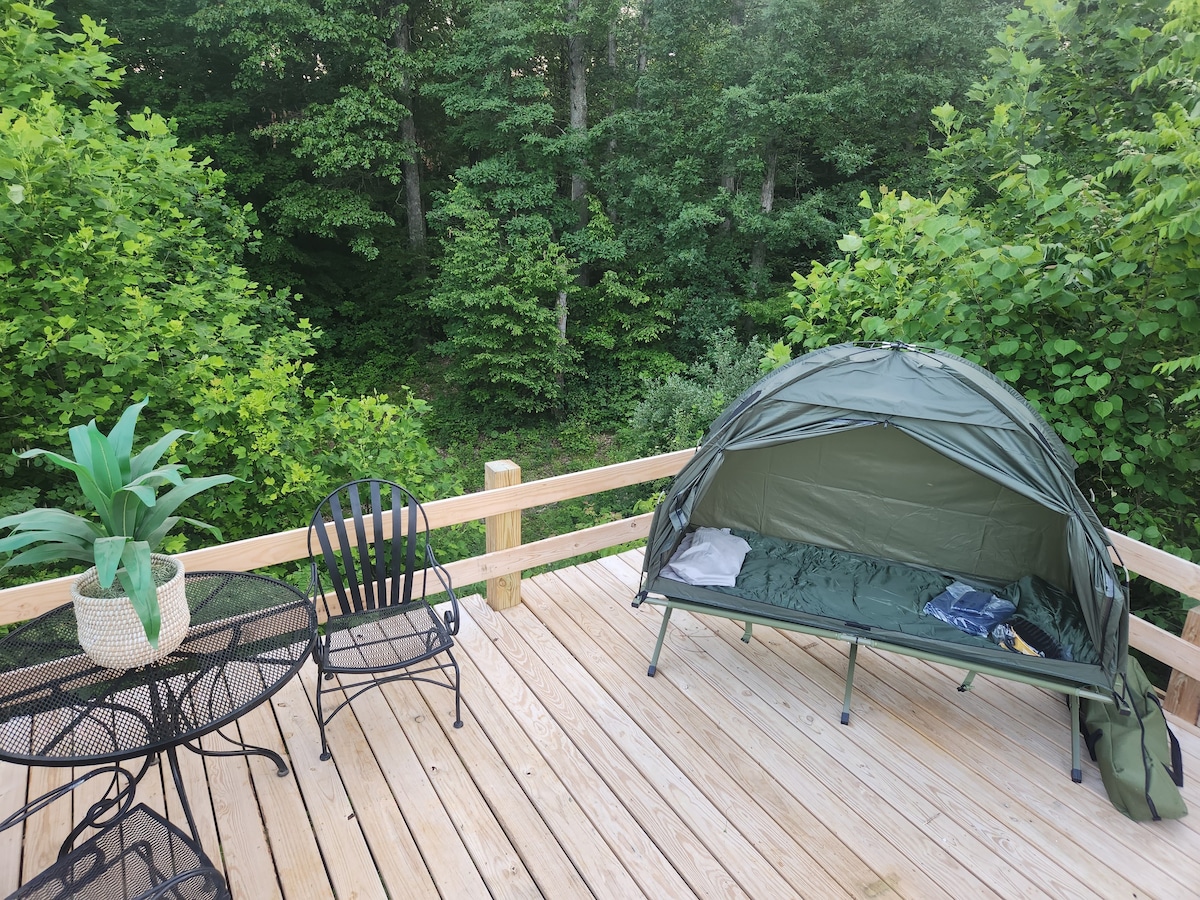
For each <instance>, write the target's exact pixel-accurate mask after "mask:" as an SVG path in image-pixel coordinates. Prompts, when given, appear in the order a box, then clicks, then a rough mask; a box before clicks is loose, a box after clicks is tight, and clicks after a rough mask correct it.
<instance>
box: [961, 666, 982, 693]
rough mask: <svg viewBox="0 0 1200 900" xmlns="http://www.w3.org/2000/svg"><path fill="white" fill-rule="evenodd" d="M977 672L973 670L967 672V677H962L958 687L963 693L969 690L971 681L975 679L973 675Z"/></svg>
mask: <svg viewBox="0 0 1200 900" xmlns="http://www.w3.org/2000/svg"><path fill="white" fill-rule="evenodd" d="M978 674H979V673H978V672H974V671H971V672H968V673H967V677H966V678H964V679H963V683H962V684H960V685H959V686H958V689H959V690H960V691H962V692H963V693H966V692H967V691H969V690H970V689H971V683H972V682H973V681H974V680H975V676H976V675H978Z"/></svg>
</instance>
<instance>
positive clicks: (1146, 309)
mask: <svg viewBox="0 0 1200 900" xmlns="http://www.w3.org/2000/svg"><path fill="white" fill-rule="evenodd" d="M1166 7H1167V4H1165V3H1162V2H1139V0H1117V2H1113V3H1105V4H1093V5H1086V6H1084V5H1079V6H1076V5H1070V6H1064V5H1061V4H1057V3H1050V2H1045V0H1036V2H1030V3H1029V4H1028V9H1025V10H1018V11H1017V12H1015V13H1013V15H1012V16H1011V17H1010V24H1009V27H1008V28H1007V29H1006V31H1005V32H1004V34H1003V35H1002V38H1003V40H1004V45H1003V46H1002V47H999V48H996V49H995V50H993V51H992V53H991V56H990V60H989V63H990V75H989V77H988V78H987V80H985V81H984V82H982V83H981V84H979V85H977V86H976V87H975V88H974V89H973V91H972V94H971V97H972V99H973V101H974V106H973V107H972V108H971V109H970V110H969V111H967V112H960V111H958V110H955V109H953V108H951V107H949V106H943V107H940V108H938V109H936V110H934V114H935V121H936V123H937V125H938V127H939V128H940V129H941V130H942V132H943V134H944V136H945V140H946V144H945V147H944V149H942V150H941V151H938V152H937V153H936V154H935V157H936V158H937V160H938V162H939V165H940V166H941V171H942V175H943V177H944V178H945V181H946V186H947V190H946V192H945V193H944V194H943V195H942V196H941V197H939V198H937V199H919V198H915V197H911V196H909V195H907V194H905V193H902V192H894V191H888V190H886V189H885V190H883V191H881V193H880V196H879V197H878V198H877V199H872V198H870V197H868V196H867V195H865V194H864V197H863V204H862V205H863V206H864V208H866V209H867V211H868V212H867V217H866V218H864V219H863V220H862V222H861V227H860V229H859V230H858V232H856V233H852V234H847V235H846V236H845V237H843V238H842V240H841V241H839V243H838V246H839V248H840V249H841V250H842V251H843V254H844V255H843V256H842V257H840V258H838V259H835V260H833V261H832V262H829V263H828V264H814V265H813V266H812V269H811V271H810V272H809V273H808V274H807V275H804V276H801V275H797V276H796V277H795V282H796V290H795V293H794V310H793V316H792V317H791V318H790V319H789V325H790V326H791V328H792V333H791V342H792V344H793V345H795V346H797V347H798V348H802V349H805V350H807V349H812V348H816V347H821V346H824V345H827V344H829V343H835V342H839V341H845V340H903V341H910V342H914V343H927V344H931V345H934V346H940V347H945V348H947V349H950V350H953V351H955V352H958V353H961V354H963V355H964V356H966V357H968V358H969V359H972V360H973V361H975V362H978V363H980V364H981V365H983V366H985V367H986V368H988V369H989V370H991V371H992V372H993V373H995V374H996V375H997V376H999V377H1000V378H1002V379H1004V380H1005V381H1006V382H1008V383H1009V384H1011V385H1012V386H1013V387H1014V388H1016V389H1017V390H1018V391H1019V392H1020V393H1021V394H1023V395H1024V396H1025V397H1026V398H1027V399H1028V400H1029V401H1030V402H1031V403H1032V404H1033V405H1034V406H1035V407H1036V408H1037V409H1038V410H1039V411H1040V412H1041V413H1042V415H1043V416H1044V417H1045V418H1046V419H1047V420H1048V421H1049V422H1050V423H1051V424H1052V425H1053V426H1054V428H1055V429H1056V431H1057V432H1058V434H1059V435H1060V436H1061V437H1062V438H1063V439H1064V441H1065V442H1066V443H1067V444H1068V445H1069V446H1070V447H1071V448H1073V451H1074V454H1075V459H1076V461H1077V462H1078V463H1079V466H1080V469H1079V473H1078V481H1079V483H1080V485H1081V486H1082V488H1083V489H1084V491H1085V493H1086V494H1087V495H1088V497H1089V498H1090V499H1091V501H1092V503H1093V505H1094V506H1095V507H1096V510H1097V512H1098V513H1099V515H1100V517H1101V519H1102V520H1103V521H1104V522H1105V523H1106V524H1108V525H1109V526H1110V527H1112V528H1114V529H1116V530H1119V531H1122V532H1124V533H1126V534H1128V535H1130V536H1131V537H1134V538H1139V539H1142V540H1145V541H1147V542H1149V543H1151V544H1154V545H1156V546H1159V547H1162V548H1163V549H1166V550H1168V551H1170V552H1173V553H1176V554H1178V555H1180V556H1183V557H1185V558H1191V557H1192V555H1193V553H1194V552H1195V550H1196V549H1197V548H1200V530H1198V529H1200V525H1198V522H1200V520H1198V519H1197V516H1196V502H1197V498H1198V497H1200V423H1198V422H1197V417H1196V416H1195V414H1194V410H1195V407H1194V402H1195V397H1196V393H1195V384H1194V379H1193V380H1192V381H1189V380H1188V376H1189V375H1190V374H1191V373H1193V372H1194V367H1195V359H1196V348H1197V346H1198V343H1200V314H1198V306H1197V301H1198V299H1200V269H1197V268H1196V266H1195V260H1196V259H1197V256H1198V251H1200V206H1198V205H1197V203H1196V200H1197V199H1198V198H1200V183H1198V182H1197V181H1196V180H1195V178H1194V177H1193V174H1192V173H1193V172H1194V171H1195V164H1196V161H1197V160H1200V143H1198V142H1197V138H1196V135H1197V131H1196V126H1197V124H1198V123H1200V111H1197V105H1196V100H1197V99H1200V96H1197V88H1196V87H1195V85H1196V84H1197V78H1196V76H1197V75H1200V72H1198V71H1197V68H1198V67H1200V56H1198V55H1197V54H1196V53H1194V52H1193V51H1194V49H1195V46H1196V41H1195V36H1194V34H1193V33H1192V32H1193V31H1194V29H1192V30H1189V29H1187V28H1185V27H1183V26H1182V25H1181V24H1180V20H1174V21H1171V20H1169V19H1167V18H1166V17H1165V16H1166ZM1193 7H1194V4H1186V5H1182V6H1180V7H1179V9H1192V8H1193ZM1172 35H1174V36H1175V39H1169V38H1170V37H1171V36H1172ZM1168 75H1169V76H1170V77H1168ZM785 355H786V354H784V353H782V352H780V350H779V349H778V348H777V349H776V352H775V354H774V357H775V358H776V359H779V358H781V357H783V356H785ZM1175 603H1176V605H1178V600H1177V599H1176V601H1175Z"/></svg>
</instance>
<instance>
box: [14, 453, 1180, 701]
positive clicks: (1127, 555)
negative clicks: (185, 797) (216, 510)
mask: <svg viewBox="0 0 1200 900" xmlns="http://www.w3.org/2000/svg"><path fill="white" fill-rule="evenodd" d="M694 452H695V451H694V450H681V451H678V452H675V453H665V454H662V455H660V456H652V457H647V458H644V459H636V460H632V461H630V462H624V463H616V464H614V465H610V466H603V467H600V468H595V469H587V470H584V471H582V472H573V473H570V474H567V475H558V476H555V477H552V478H544V479H541V480H539V481H531V482H528V483H525V484H514V485H511V486H509V487H502V488H493V489H491V490H484V491H478V492H475V493H471V494H464V495H462V496H459V497H449V498H445V499H440V500H432V501H430V502H428V503H426V504H425V511H426V513H427V515H428V516H429V524H430V527H431V528H435V529H436V528H444V527H446V526H450V525H457V524H461V523H464V522H471V521H478V520H481V519H488V518H490V517H495V516H499V515H502V514H504V513H510V512H514V511H519V510H524V509H529V508H530V507H536V506H543V505H546V504H549V503H554V502H557V501H560V500H568V499H572V498H576V497H584V496H587V495H589V494H595V493H600V492H602V491H609V490H613V489H616V488H621V487H629V486H631V485H635V484H641V483H644V482H648V481H655V480H657V479H660V478H670V477H672V476H674V475H675V474H676V473H677V472H678V471H679V470H680V468H682V467H683V465H684V463H686V462H687V460H689V459H690V458H691V457H692V455H693V453H694ZM650 520H651V514H649V513H647V514H644V515H639V516H633V517H631V518H627V519H621V520H619V521H615V522H606V523H604V524H601V525H596V526H594V527H592V528H585V529H582V530H580V531H573V532H571V533H569V534H563V535H556V536H554V537H549V538H545V539H544V540H540V541H534V542H532V543H527V544H518V545H516V546H513V547H507V548H504V549H498V550H494V551H492V552H489V553H485V554H483V555H480V556H474V557H470V558H467V559H460V560H455V561H453V562H450V563H447V564H446V569H447V571H448V572H449V573H450V576H451V578H452V579H453V580H454V582H455V583H457V584H472V583H475V582H481V581H485V580H488V579H494V578H498V577H500V576H507V575H510V574H513V573H520V572H521V571H522V570H525V569H532V568H536V567H538V566H543V565H549V564H552V563H556V562H561V561H563V560H566V559H571V558H574V557H577V556H581V555H584V554H588V553H594V552H599V551H603V550H606V549H609V548H611V547H615V546H619V545H621V544H624V543H629V542H633V541H638V540H641V539H643V538H645V537H646V535H647V534H648V533H649V530H650ZM307 532H308V529H307V528H295V529H292V530H290V531H283V532H278V533H275V534H267V535H261V536H258V537H253V538H247V539H245V540H241V541H234V542H231V543H227V544H219V545H216V546H212V547H204V548H202V549H198V550H189V551H187V552H185V553H181V554H179V555H180V557H181V558H182V560H183V563H184V566H185V567H186V568H187V569H189V570H192V571H196V570H201V569H232V570H238V571H249V570H253V569H261V568H264V567H267V566H272V565H277V564H279V563H287V562H295V561H297V560H302V559H307V558H308V544H307ZM1108 537H1109V539H1110V540H1111V542H1112V544H1113V548H1114V558H1115V559H1117V561H1118V562H1119V563H1121V564H1122V565H1124V566H1125V567H1126V568H1128V569H1129V571H1131V572H1133V573H1136V574H1138V575H1141V576H1143V577H1145V578H1149V579H1151V580H1153V581H1155V582H1158V583H1159V584H1162V585H1165V586H1166V587H1169V588H1171V589H1173V590H1176V591H1179V592H1180V593H1181V594H1184V595H1186V596H1188V597H1192V598H1195V599H1197V600H1200V565H1196V564H1195V563H1192V562H1189V561H1188V560H1185V559H1181V558H1180V557H1177V556H1174V555H1172V554H1170V553H1166V552H1164V551H1162V550H1159V549H1157V548H1155V547H1151V546H1150V545H1148V544H1145V543H1142V542H1141V541H1136V540H1134V539H1133V538H1130V537H1128V536H1126V535H1124V534H1121V533H1119V532H1115V531H1109V532H1108ZM72 580H73V579H72V577H71V576H68V577H65V578H58V579H53V580H49V581H40V582H36V583H33V584H25V585H19V586H17V587H12V588H7V589H4V590H0V624H8V623H13V622H20V621H24V620H26V619H30V618H33V617H34V616H37V615H40V614H41V613H44V612H47V611H48V610H50V609H52V608H54V607H55V606H58V605H60V604H62V603H64V602H67V601H68V600H69V599H70V583H71V581H72ZM1198 609H1200V608H1198ZM1189 632H1190V633H1191V634H1189ZM1184 634H1185V635H1188V636H1189V637H1192V638H1193V639H1192V640H1187V639H1185V638H1184V637H1181V636H1179V635H1175V634H1171V633H1170V632H1168V631H1166V630H1164V629H1162V628H1159V627H1158V626H1156V625H1154V624H1153V623H1151V622H1148V621H1146V620H1145V619H1142V618H1139V617H1137V616H1133V617H1131V618H1130V627H1129V642H1130V645H1131V646H1132V647H1134V648H1136V649H1138V650H1140V651H1142V652H1144V653H1146V654H1147V655H1148V656H1151V657H1153V658H1154V659H1157V660H1159V661H1161V662H1163V663H1164V664H1166V665H1168V666H1170V667H1171V669H1172V670H1173V671H1174V673H1175V675H1174V676H1173V680H1172V687H1171V691H1170V692H1169V693H1168V701H1169V703H1170V704H1171V705H1173V706H1177V707H1181V708H1179V709H1177V712H1178V713H1179V714H1180V715H1182V716H1183V717H1184V718H1189V719H1190V721H1196V711H1197V710H1200V612H1197V611H1196V610H1193V611H1192V614H1190V615H1189V624H1188V627H1187V628H1185V629H1184ZM1193 641H1196V642H1193ZM1172 695H1175V697H1174V702H1173V703H1172ZM1192 705H1194V706H1195V707H1196V708H1195V709H1193V708H1192Z"/></svg>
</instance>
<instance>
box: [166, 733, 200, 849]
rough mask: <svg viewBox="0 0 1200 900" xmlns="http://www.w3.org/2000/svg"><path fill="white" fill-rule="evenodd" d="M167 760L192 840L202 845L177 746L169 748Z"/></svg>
mask: <svg viewBox="0 0 1200 900" xmlns="http://www.w3.org/2000/svg"><path fill="white" fill-rule="evenodd" d="M167 762H168V763H170V766H171V779H172V780H173V781H174V782H175V793H176V794H177V795H178V796H179V805H180V806H182V807H183V815H184V817H185V818H186V819H187V823H188V828H189V829H190V830H191V833H192V840H194V841H195V842H196V846H197V847H199V846H200V829H199V828H197V827H196V819H195V817H194V816H193V815H192V805H191V804H190V803H189V802H188V798H187V791H186V790H184V788H183V774H182V773H181V772H180V771H179V755H178V753H177V752H176V749H175V747H173V746H172V747H168V748H167Z"/></svg>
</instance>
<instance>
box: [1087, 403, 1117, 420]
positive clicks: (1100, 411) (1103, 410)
mask: <svg viewBox="0 0 1200 900" xmlns="http://www.w3.org/2000/svg"><path fill="white" fill-rule="evenodd" d="M1092 408H1093V409H1094V410H1095V412H1096V417H1097V418H1100V419H1107V418H1108V417H1109V415H1111V414H1112V411H1113V405H1112V403H1110V402H1109V401H1108V400H1097V401H1096V405H1095V406H1093V407H1092Z"/></svg>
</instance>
